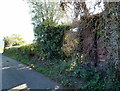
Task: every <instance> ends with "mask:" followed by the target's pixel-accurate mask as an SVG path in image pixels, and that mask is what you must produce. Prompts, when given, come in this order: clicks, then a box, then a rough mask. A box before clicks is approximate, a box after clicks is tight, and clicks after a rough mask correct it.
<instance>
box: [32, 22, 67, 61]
mask: <svg viewBox="0 0 120 91" xmlns="http://www.w3.org/2000/svg"><path fill="white" fill-rule="evenodd" d="M47 23H48V24H47ZM67 29H68V26H66V25H56V23H55V22H52V21H51V22H48V21H44V22H43V23H42V24H41V25H38V26H37V27H36V28H35V29H34V32H35V37H36V41H37V42H38V43H39V44H41V45H40V46H41V50H42V53H43V56H44V57H45V58H49V59H51V58H56V57H57V58H58V57H63V52H62V51H61V48H62V40H63V35H64V31H66V30H67Z"/></svg>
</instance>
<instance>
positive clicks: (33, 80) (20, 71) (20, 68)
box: [0, 56, 61, 90]
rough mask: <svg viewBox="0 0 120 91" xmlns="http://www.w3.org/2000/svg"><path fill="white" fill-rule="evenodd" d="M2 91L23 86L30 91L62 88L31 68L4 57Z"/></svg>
mask: <svg viewBox="0 0 120 91" xmlns="http://www.w3.org/2000/svg"><path fill="white" fill-rule="evenodd" d="M1 70H2V89H3V90H4V89H11V88H14V87H19V86H21V85H23V86H27V87H28V88H30V89H58V88H61V87H60V86H59V85H58V84H57V83H56V82H53V81H52V80H50V79H49V78H47V77H45V76H44V75H43V74H41V73H38V72H35V71H34V70H33V69H31V68H30V67H28V66H26V65H24V64H22V63H20V62H18V61H16V60H14V59H11V58H9V57H6V56H2V69H0V71H1Z"/></svg>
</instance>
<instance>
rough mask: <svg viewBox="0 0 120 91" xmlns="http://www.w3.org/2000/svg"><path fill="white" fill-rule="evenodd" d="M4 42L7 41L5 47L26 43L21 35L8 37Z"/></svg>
mask: <svg viewBox="0 0 120 91" xmlns="http://www.w3.org/2000/svg"><path fill="white" fill-rule="evenodd" d="M4 41H5V47H11V46H16V45H22V44H25V43H26V42H25V41H24V39H23V38H22V37H21V35H19V34H13V35H11V36H6V37H4Z"/></svg>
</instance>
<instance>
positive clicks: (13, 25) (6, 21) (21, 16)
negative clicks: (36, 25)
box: [0, 0, 34, 42]
mask: <svg viewBox="0 0 120 91" xmlns="http://www.w3.org/2000/svg"><path fill="white" fill-rule="evenodd" d="M12 34H20V35H22V37H23V38H24V39H25V40H26V41H27V42H30V41H32V40H33V39H34V33H33V26H32V24H31V15H30V14H29V7H28V5H27V4H26V3H25V2H24V1H23V0H1V1H0V38H2V37H3V36H9V35H12Z"/></svg>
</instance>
